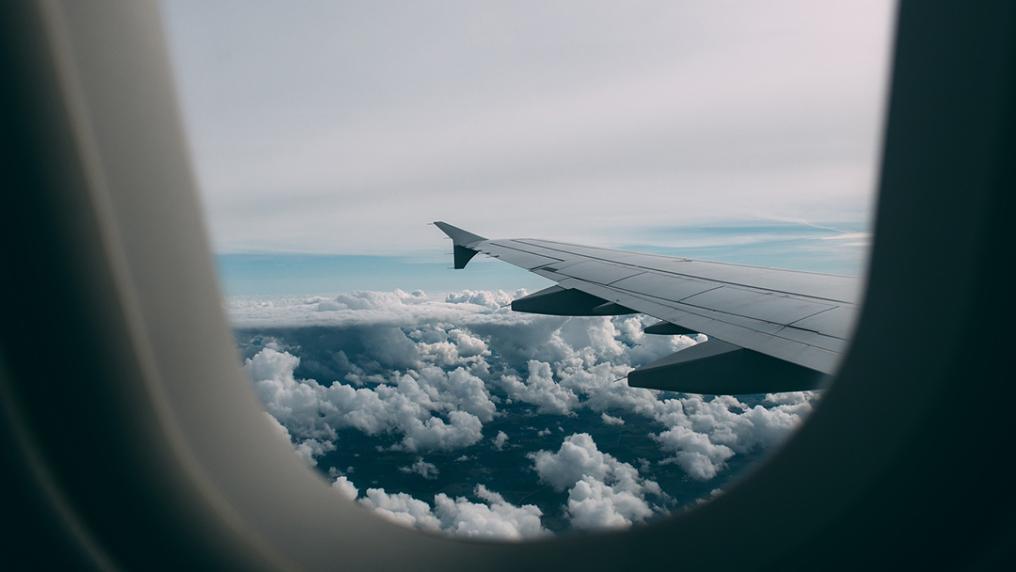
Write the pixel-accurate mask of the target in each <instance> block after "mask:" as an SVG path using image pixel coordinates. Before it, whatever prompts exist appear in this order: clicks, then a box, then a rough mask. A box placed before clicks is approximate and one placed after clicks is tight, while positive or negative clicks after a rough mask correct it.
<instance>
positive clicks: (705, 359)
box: [434, 222, 858, 394]
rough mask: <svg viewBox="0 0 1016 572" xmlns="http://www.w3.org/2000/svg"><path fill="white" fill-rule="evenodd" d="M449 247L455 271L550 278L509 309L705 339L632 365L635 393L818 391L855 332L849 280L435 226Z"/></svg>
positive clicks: (854, 284)
mask: <svg viewBox="0 0 1016 572" xmlns="http://www.w3.org/2000/svg"><path fill="white" fill-rule="evenodd" d="M434 224H435V225H436V226H437V227H438V228H440V229H441V230H442V231H443V232H444V233H445V234H447V235H448V236H449V237H450V238H451V239H452V242H453V244H454V257H455V268H465V266H466V264H467V263H468V262H469V261H470V260H471V259H472V258H473V257H474V256H476V254H478V253H481V252H482V253H484V254H486V255H488V256H491V257H493V258H497V259H499V260H503V261H505V262H508V263H509V264H513V265H515V266H518V267H520V268H525V269H526V270H529V271H530V272H533V273H535V274H538V275H540V276H543V277H544V278H547V279H550V280H553V281H554V282H556V283H557V285H556V286H551V287H550V288H546V289H544V290H541V291H539V292H535V293H533V294H530V295H528V296H525V297H523V298H520V299H518V300H515V301H514V302H512V309H513V310H516V311H520V312H531V313H537V314H553V315H563V316H607V315H619V314H630V313H644V314H649V315H651V316H654V317H656V318H658V319H660V320H661V321H660V322H659V323H657V324H653V325H652V326H649V327H647V328H646V329H645V332H646V333H647V334H659V335H674V334H689V333H703V334H705V335H706V336H708V337H709V340H708V341H706V342H702V343H699V344H696V345H694V346H691V347H689V348H686V349H684V350H681V351H679V352H677V353H675V354H672V355H670V356H667V357H665V358H663V359H660V360H657V361H656V362H653V363H650V364H648V365H646V366H643V367H641V368H638V369H636V370H633V371H632V372H631V373H629V374H628V383H629V385H631V386H633V387H645V388H649V389H664V390H671V391H682V392H686V393H703V394H745V393H775V392H781V391H798V390H805V389H815V388H817V387H819V386H820V385H821V383H822V380H823V379H824V377H825V376H826V375H827V374H830V373H832V372H833V370H834V368H835V367H836V364H837V363H838V361H839V357H840V354H841V353H842V351H843V350H844V349H845V347H846V343H847V340H848V338H849V335H850V332H851V328H852V326H853V321H854V316H855V313H856V312H855V308H856V305H857V296H858V281H857V279H856V278H853V277H846V276H836V275H830V274H819V273H813V272H799V271H792V270H780V269H774V268H761V267H753V266H742V265H736V264H722V263H717V262H705V261H698V260H691V259H687V258H675V257H670V256H661V255H654V254H642V253H636V252H626V251H621V250H610V249H605V248H596V247H589V246H581V245H575V244H567V243H561V242H553V241H547V240H535V239H496V240H492V239H488V238H485V237H482V236H479V235H476V234H473V233H471V232H468V231H465V230H463V229H461V228H458V227H455V226H452V225H450V224H448V223H445V222H435V223H434Z"/></svg>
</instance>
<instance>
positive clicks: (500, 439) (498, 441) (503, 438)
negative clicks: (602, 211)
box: [491, 431, 508, 451]
mask: <svg viewBox="0 0 1016 572" xmlns="http://www.w3.org/2000/svg"><path fill="white" fill-rule="evenodd" d="M491 441H492V442H493V443H494V448H495V449H497V450H498V451H500V450H502V449H504V446H505V445H506V444H508V434H507V433H505V432H504V431H498V432H497V435H496V436H494V438H493V439H491Z"/></svg>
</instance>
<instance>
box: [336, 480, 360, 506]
mask: <svg viewBox="0 0 1016 572" xmlns="http://www.w3.org/2000/svg"><path fill="white" fill-rule="evenodd" d="M332 488H334V489H336V490H337V491H339V494H341V495H342V496H344V497H346V498H347V499H349V500H356V497H358V496H360V489H358V488H356V485H354V484H353V483H352V481H350V480H349V479H347V478H346V477H345V476H344V475H343V476H339V477H338V478H336V479H335V480H334V481H332Z"/></svg>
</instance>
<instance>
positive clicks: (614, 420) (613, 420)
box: [600, 413, 624, 425]
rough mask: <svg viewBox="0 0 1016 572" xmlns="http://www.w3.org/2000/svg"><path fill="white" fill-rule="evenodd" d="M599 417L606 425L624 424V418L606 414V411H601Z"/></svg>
mask: <svg viewBox="0 0 1016 572" xmlns="http://www.w3.org/2000/svg"><path fill="white" fill-rule="evenodd" d="M600 419H601V420H603V422H604V423H605V424H607V425H624V419H622V418H620V417H614V416H613V415H607V414H606V413H601V414H600Z"/></svg>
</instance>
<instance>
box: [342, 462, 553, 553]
mask: <svg viewBox="0 0 1016 572" xmlns="http://www.w3.org/2000/svg"><path fill="white" fill-rule="evenodd" d="M340 479H341V483H340ZM333 486H335V487H336V488H338V489H339V490H340V492H341V493H343V494H344V495H346V496H347V497H348V496H349V494H350V492H353V493H354V494H355V492H356V487H354V486H353V485H352V483H350V482H349V481H348V480H346V479H345V477H340V478H339V479H337V480H336V481H335V483H334V484H333ZM473 494H474V495H475V496H476V497H477V498H479V499H480V502H472V501H470V500H469V499H466V498H464V497H458V498H452V497H449V496H448V495H445V494H444V493H439V494H437V495H435V496H434V506H433V508H431V506H430V505H429V504H427V503H426V502H424V501H422V500H419V499H416V498H413V497H412V496H410V495H407V494H405V493H391V494H390V493H387V492H386V491H385V490H384V489H378V488H372V489H367V492H366V494H365V495H364V497H363V498H361V499H360V501H359V502H360V504H362V505H364V506H366V507H368V508H371V509H374V510H375V511H377V512H378V514H379V515H381V516H382V517H384V518H388V519H389V520H392V521H394V522H397V523H400V524H404V525H406V526H412V527H415V528H419V529H423V530H435V531H436V530H442V531H445V532H449V533H452V534H456V535H460V536H468V537H476V538H498V539H504V540H518V539H522V538H531V537H535V536H541V535H544V534H546V533H547V531H546V530H545V529H544V528H543V524H542V522H541V517H542V516H543V513H542V512H541V511H540V509H539V508H538V507H537V506H535V505H531V504H530V505H522V506H517V505H513V504H511V503H509V502H507V501H506V500H505V499H504V497H502V496H501V495H499V494H497V493H495V492H493V491H491V490H489V489H487V487H485V486H483V485H477V486H476V487H475V488H474V489H473Z"/></svg>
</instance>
